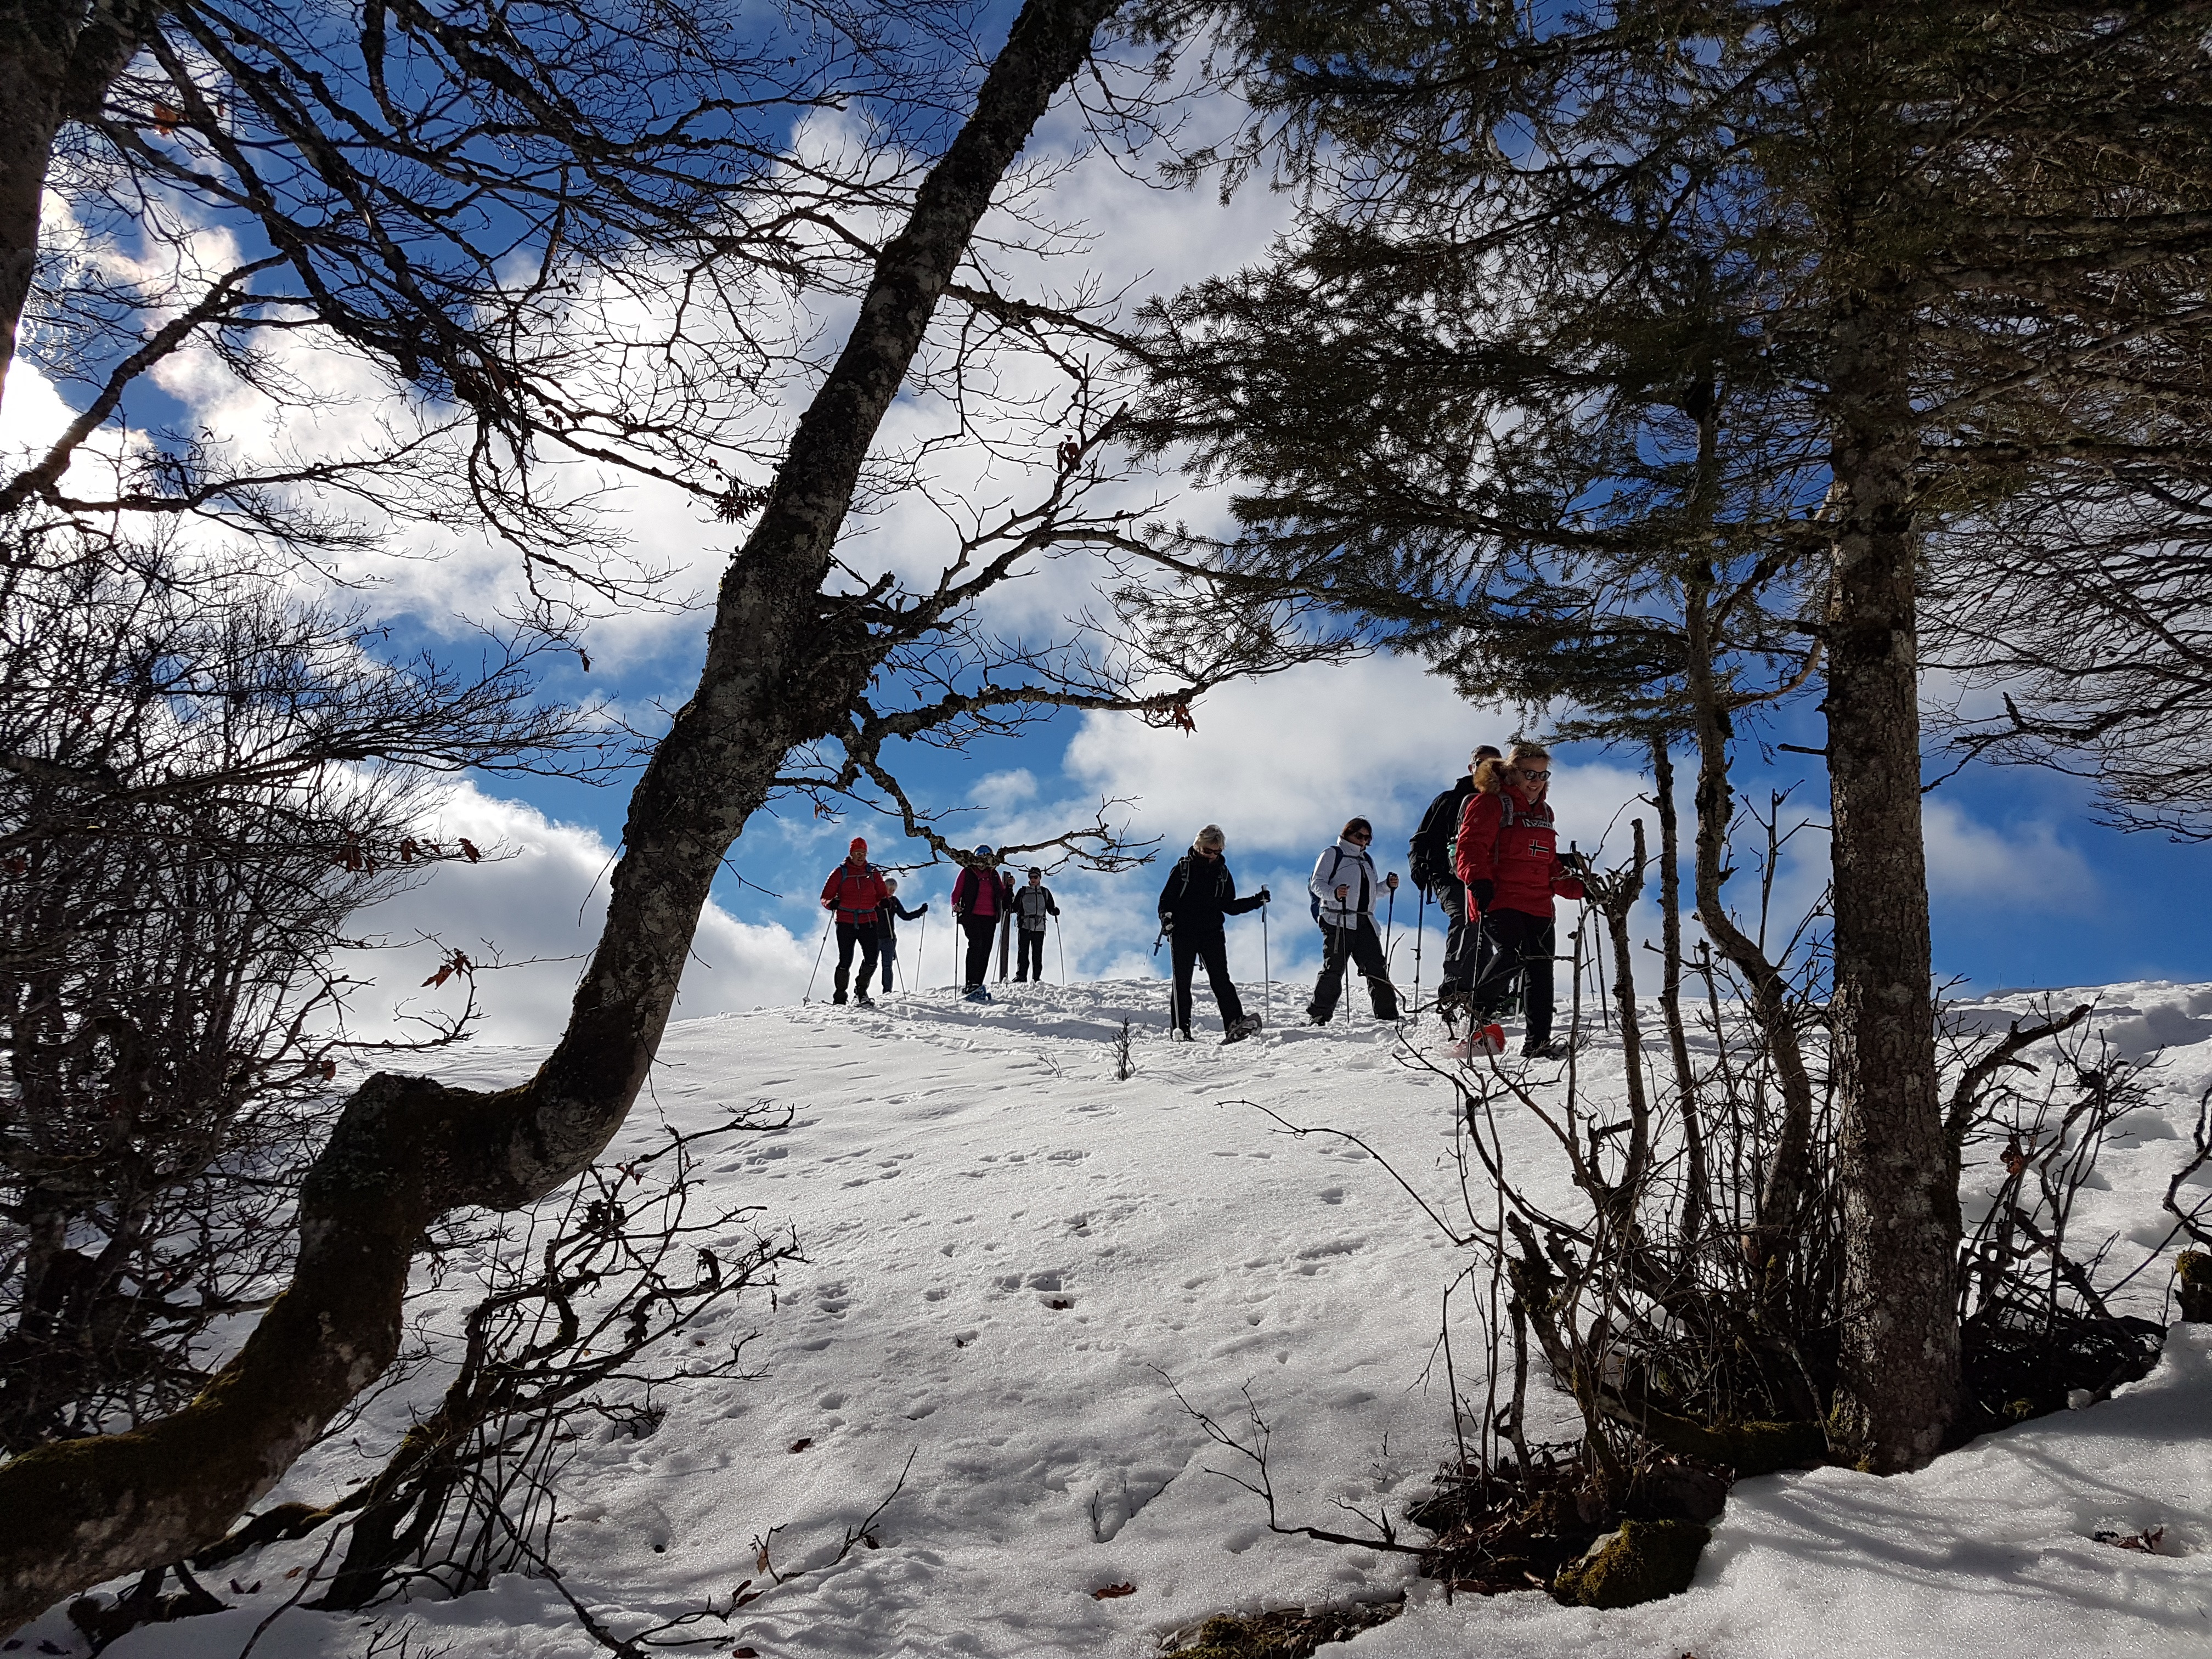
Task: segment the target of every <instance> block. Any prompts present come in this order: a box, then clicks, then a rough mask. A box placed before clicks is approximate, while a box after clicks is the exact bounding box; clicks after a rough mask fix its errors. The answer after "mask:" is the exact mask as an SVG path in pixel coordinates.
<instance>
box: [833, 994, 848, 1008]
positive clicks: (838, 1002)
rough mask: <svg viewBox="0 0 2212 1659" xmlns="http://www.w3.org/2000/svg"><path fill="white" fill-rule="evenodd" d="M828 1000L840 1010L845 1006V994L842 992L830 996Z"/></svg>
mask: <svg viewBox="0 0 2212 1659" xmlns="http://www.w3.org/2000/svg"><path fill="white" fill-rule="evenodd" d="M829 1000H830V1002H831V1003H832V1004H833V1005H835V1006H837V1007H840V1008H842V1007H843V1006H845V994H844V993H843V992H842V991H840V992H838V993H837V994H836V995H834V996H832V997H831V998H830V999H829Z"/></svg>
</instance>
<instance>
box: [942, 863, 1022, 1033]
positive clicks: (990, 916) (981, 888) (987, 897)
mask: <svg viewBox="0 0 2212 1659" xmlns="http://www.w3.org/2000/svg"><path fill="white" fill-rule="evenodd" d="M1013 903H1014V878H1012V876H1009V875H1005V874H1002V873H1000V870H999V868H998V859H997V855H996V854H994V853H993V852H992V851H991V849H990V848H987V847H978V848H976V849H975V851H974V852H973V853H971V854H969V855H968V867H967V868H966V869H965V870H963V871H962V872H960V879H959V880H957V881H956V882H954V883H953V884H952V914H953V915H955V916H957V917H958V918H959V919H960V926H961V927H962V928H963V930H964V931H965V932H966V933H967V935H968V979H967V984H966V987H965V988H964V989H963V991H962V993H961V994H962V995H963V996H964V997H966V998H967V999H968V1000H969V1001H970V1002H988V1001H990V1000H992V998H991V994H990V993H989V992H988V991H987V990H985V989H984V988H983V976H984V975H985V974H987V973H988V972H989V971H990V967H991V941H992V940H993V939H996V938H997V937H998V934H999V919H1000V917H1001V916H1004V915H1007V914H1008V913H1009V912H1011V911H1012V908H1013Z"/></svg>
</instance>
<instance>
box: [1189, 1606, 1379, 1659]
mask: <svg viewBox="0 0 2212 1659" xmlns="http://www.w3.org/2000/svg"><path fill="white" fill-rule="evenodd" d="M1405 1610H1406V1604H1405V1603H1404V1602H1402V1601H1354V1602H1348V1603H1346V1604H1344V1605H1342V1606H1339V1607H1315V1608H1310V1609H1309V1608H1305V1607H1279V1608H1277V1609H1276V1610H1275V1611H1273V1612H1272V1613H1247V1614H1243V1615H1237V1614H1233V1613H1216V1614H1214V1615H1213V1617H1212V1618H1211V1619H1208V1620H1206V1621H1205V1622H1204V1623H1202V1624H1200V1625H1199V1626H1197V1628H1196V1629H1194V1630H1190V1631H1186V1632H1181V1633H1180V1640H1181V1642H1182V1645H1180V1646H1176V1647H1171V1648H1170V1650H1169V1651H1170V1652H1171V1653H1172V1654H1173V1655H1174V1656H1175V1659H1309V1656H1310V1655H1311V1654H1312V1653H1313V1651H1314V1650H1316V1648H1318V1647H1320V1646H1321V1645H1322V1644H1323V1643H1325V1642H1345V1641H1349V1640H1350V1639H1351V1638H1353V1637H1355V1636H1357V1635H1358V1634H1359V1632H1362V1631H1366V1630H1373V1629H1374V1628H1375V1627H1376V1626H1377V1625H1387V1624H1389V1622H1390V1621H1391V1620H1393V1619H1395V1618H1396V1617H1397V1616H1398V1615H1399V1614H1400V1613H1403V1612H1404V1611H1405ZM1169 1639H1170V1641H1171V1642H1173V1641H1176V1639H1177V1638H1175V1637H1170V1638H1169Z"/></svg>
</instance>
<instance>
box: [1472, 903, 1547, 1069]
mask: <svg viewBox="0 0 2212 1659" xmlns="http://www.w3.org/2000/svg"><path fill="white" fill-rule="evenodd" d="M1483 928H1484V930H1485V931H1486V933H1488V934H1489V935H1490V960H1489V961H1487V962H1486V963H1484V964H1483V970H1482V975H1481V977H1480V978H1479V979H1477V980H1476V981H1475V982H1474V1011H1475V1018H1477V1019H1479V1020H1487V1019H1489V1018H1492V1015H1493V1014H1494V1013H1495V1012H1496V1011H1497V1010H1498V1009H1500V1008H1503V1007H1504V1006H1505V1005H1506V1003H1507V1002H1508V1001H1510V1000H1511V998H1512V995H1513V989H1514V987H1515V986H1516V985H1518V986H1519V987H1521V1015H1522V1019H1523V1020H1525V1021H1526V1022H1527V1026H1528V1030H1527V1035H1526V1038H1525V1040H1526V1042H1528V1045H1529V1046H1530V1047H1531V1048H1542V1047H1543V1046H1544V1045H1545V1044H1546V1043H1547V1042H1550V1041H1551V1040H1552V956H1553V951H1556V950H1557V949H1558V948H1559V947H1558V945H1557V943H1556V935H1555V933H1554V931H1553V926H1552V919H1551V917H1549V916H1532V915H1529V914H1528V912H1527V911H1525V910H1498V909H1493V910H1492V911H1491V912H1490V913H1489V914H1488V915H1486V916H1485V917H1484V918H1483Z"/></svg>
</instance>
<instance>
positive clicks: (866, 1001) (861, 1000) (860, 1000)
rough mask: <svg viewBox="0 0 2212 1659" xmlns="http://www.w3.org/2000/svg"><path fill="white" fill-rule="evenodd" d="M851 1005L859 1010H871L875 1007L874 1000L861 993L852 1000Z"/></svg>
mask: <svg viewBox="0 0 2212 1659" xmlns="http://www.w3.org/2000/svg"><path fill="white" fill-rule="evenodd" d="M853 1004H854V1006H855V1007H859V1008H872V1007H874V1006H876V1000H875V999H874V998H873V997H872V996H870V995H869V994H867V993H866V991H862V992H860V994H858V995H856V996H855V997H854V999H853Z"/></svg>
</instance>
